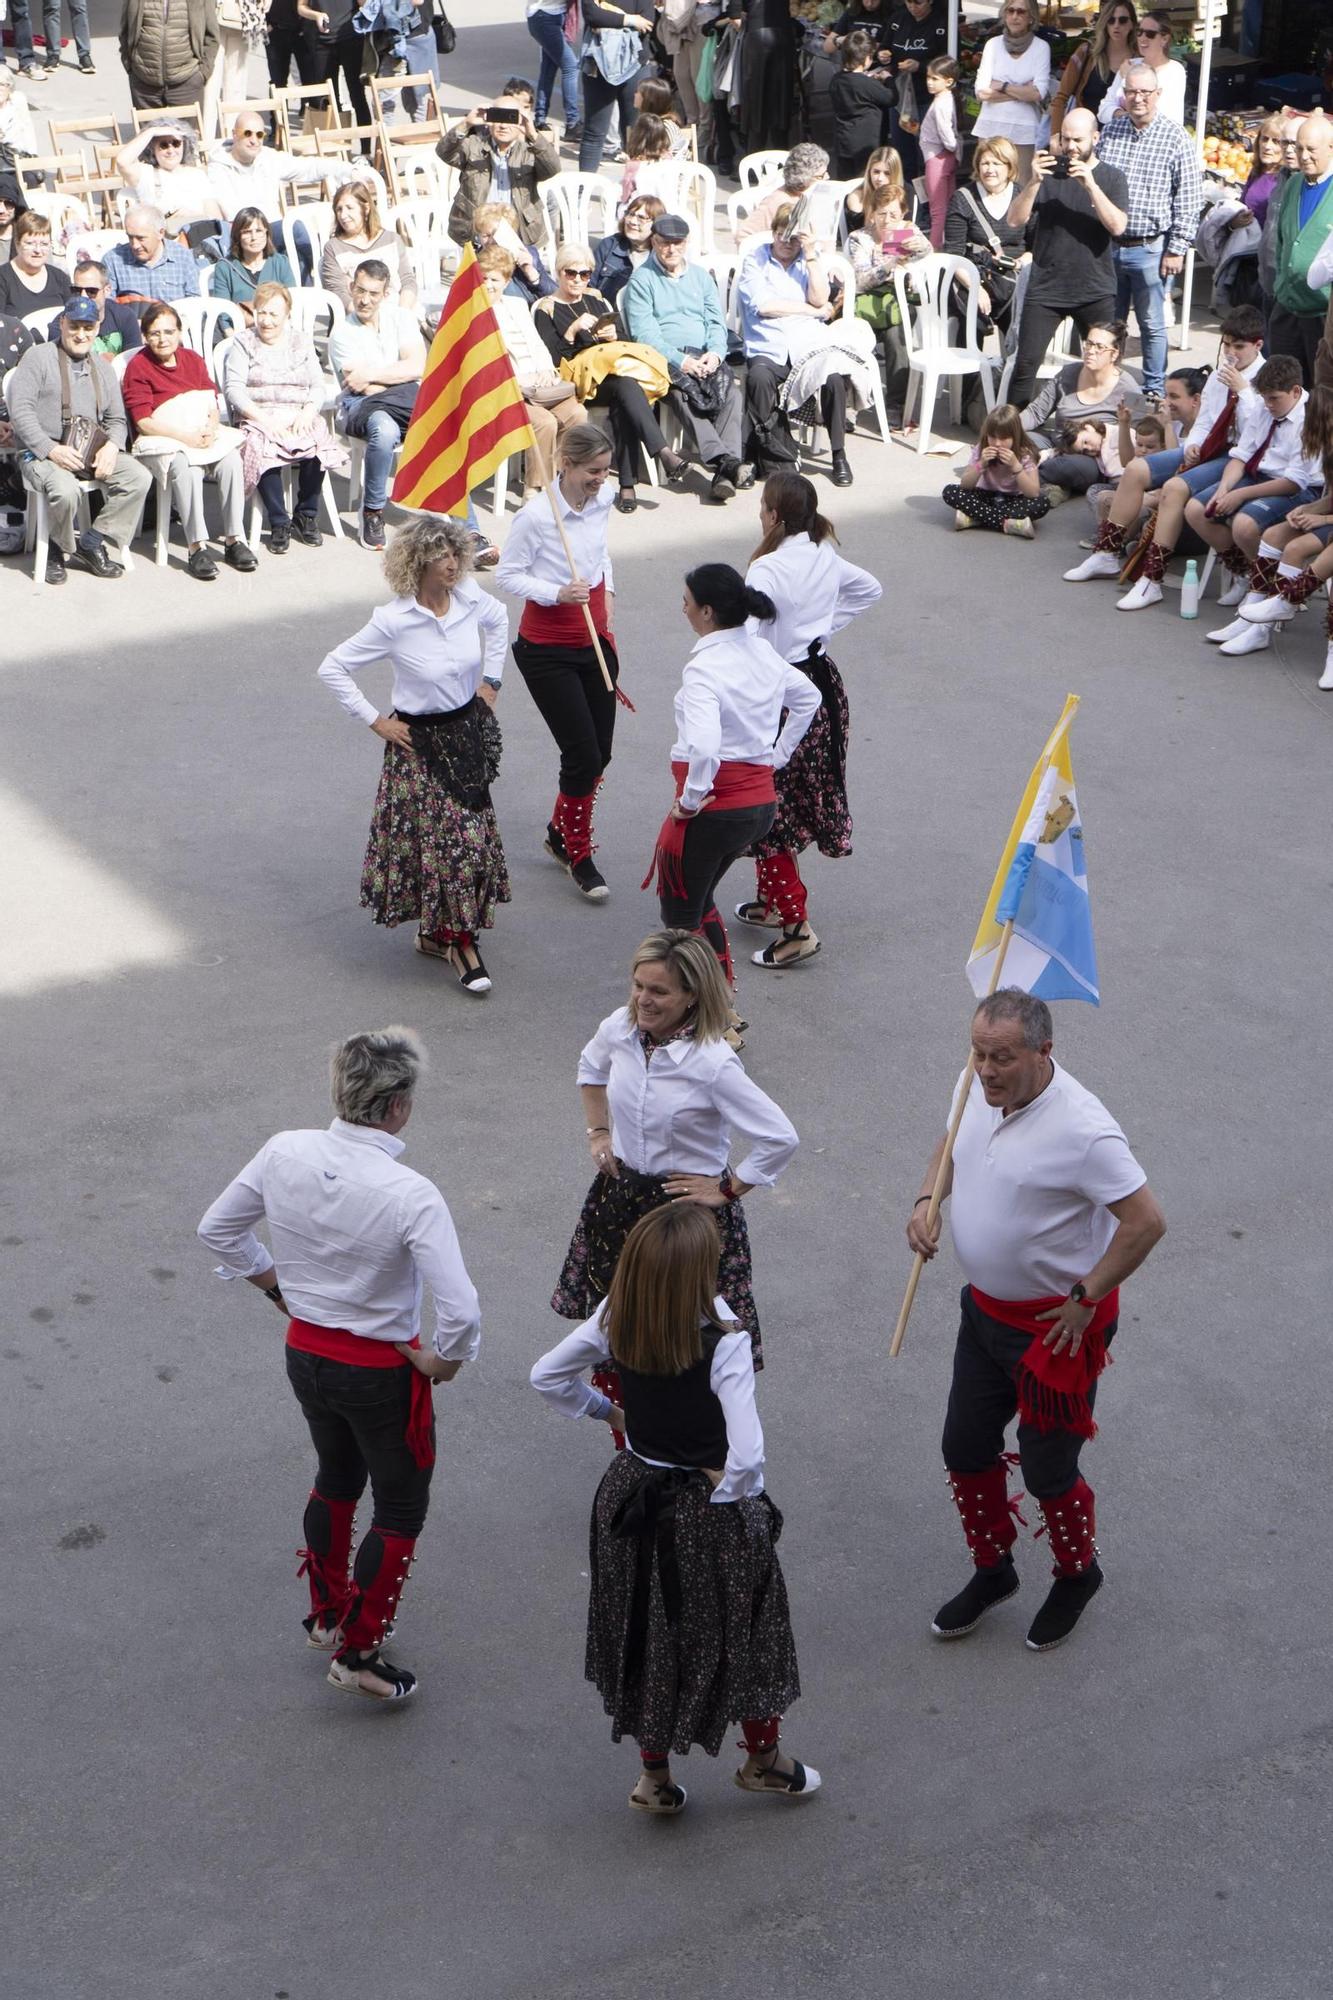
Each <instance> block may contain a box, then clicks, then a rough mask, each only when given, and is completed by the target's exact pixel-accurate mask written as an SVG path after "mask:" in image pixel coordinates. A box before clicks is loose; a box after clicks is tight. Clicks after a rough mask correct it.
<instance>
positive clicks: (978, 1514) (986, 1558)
mask: <svg viewBox="0 0 1333 2000" xmlns="http://www.w3.org/2000/svg"><path fill="white" fill-rule="evenodd" d="M948 1479H949V1490H950V1492H951V1493H952V1494H953V1497H954V1503H955V1505H956V1506H957V1508H958V1515H959V1519H960V1520H961V1521H962V1524H963V1533H964V1534H965V1535H966V1536H967V1546H968V1548H969V1549H970V1550H971V1551H972V1560H973V1562H974V1563H975V1564H976V1566H977V1568H978V1569H995V1568H997V1567H998V1565H999V1564H1000V1563H1002V1562H1003V1561H1004V1559H1005V1557H1006V1556H1007V1555H1008V1553H1009V1551H1010V1549H1011V1548H1012V1547H1013V1546H1014V1543H1015V1542H1016V1541H1017V1540H1018V1529H1017V1528H1016V1527H1015V1526H1014V1522H1015V1521H1016V1520H1019V1521H1021V1520H1022V1518H1023V1517H1022V1515H1021V1514H1020V1513H1019V1511H1018V1503H1019V1501H1020V1500H1021V1499H1022V1498H1023V1496H1022V1494H1021V1493H1016V1494H1015V1495H1014V1497H1013V1499H1012V1500H1011V1499H1010V1498H1009V1486H1008V1478H1007V1475H1006V1472H1005V1462H1004V1460H1003V1459H1002V1458H997V1459H996V1461H995V1463H994V1465H990V1466H987V1468H986V1470H985V1471H984V1472H950V1473H949V1475H948Z"/></svg>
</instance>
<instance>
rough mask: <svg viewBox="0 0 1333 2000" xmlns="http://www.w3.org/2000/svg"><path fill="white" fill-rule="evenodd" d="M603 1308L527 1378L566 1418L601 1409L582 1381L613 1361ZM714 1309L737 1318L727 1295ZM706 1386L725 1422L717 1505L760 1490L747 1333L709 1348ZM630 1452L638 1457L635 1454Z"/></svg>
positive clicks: (760, 1455)
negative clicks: (724, 1459)
mask: <svg viewBox="0 0 1333 2000" xmlns="http://www.w3.org/2000/svg"><path fill="white" fill-rule="evenodd" d="M602 1310H603V1308H602V1307H601V1306H599V1307H598V1308H597V1311H596V1312H595V1313H594V1314H593V1316H592V1318H591V1319H585V1320H584V1322H583V1325H582V1326H576V1327H575V1329H574V1331H573V1332H572V1333H567V1334H566V1335H565V1337H564V1339H563V1340H562V1341H559V1342H558V1343H557V1344H556V1346H554V1347H553V1348H552V1349H551V1351H550V1353H549V1354H543V1356H542V1358H541V1360H540V1361H539V1362H537V1364H536V1365H535V1367H534V1368H533V1370H532V1373H531V1375H530V1376H529V1377H528V1380H529V1381H530V1382H531V1383H532V1386H533V1388H534V1389H535V1390H536V1391H537V1392H538V1394H539V1395H542V1396H545V1397H546V1398H547V1400H548V1402H551V1403H554V1404H555V1406H556V1408H557V1409H558V1410H563V1412H564V1414H565V1415H566V1416H567V1417H586V1416H600V1414H601V1412H602V1409H603V1407H604V1399H603V1398H602V1396H601V1395H600V1394H599V1393H598V1391H597V1390H596V1389H594V1388H593V1387H592V1385H591V1384H590V1383H588V1382H585V1381H583V1380H582V1377H583V1375H584V1373H585V1372H586V1371H587V1370H588V1369H590V1368H597V1367H601V1366H603V1365H605V1364H606V1363H607V1362H609V1361H610V1360H611V1353H610V1349H609V1348H608V1346H607V1340H606V1335H605V1334H604V1333H603V1331H602ZM713 1310H714V1311H715V1312H716V1314H717V1316H718V1318H719V1319H727V1320H732V1321H734V1320H735V1317H736V1315H735V1313H733V1312H732V1310H731V1308H730V1307H729V1306H728V1305H727V1302H726V1300H725V1299H714V1301H713ZM708 1386H709V1388H710V1389H711V1390H712V1392H713V1394H714V1395H715V1396H716V1397H717V1400H718V1402H719V1403H721V1405H722V1414H723V1416H724V1417H725V1418H726V1423H727V1462H726V1465H725V1466H724V1467H723V1470H722V1480H721V1483H720V1484H719V1485H718V1486H715V1487H714V1489H713V1492H712V1496H711V1498H712V1500H713V1502H714V1503H716V1504H717V1505H719V1506H721V1505H725V1503H726V1502H727V1501H728V1500H748V1499H752V1498H753V1497H754V1496H756V1495H757V1494H760V1493H762V1492H763V1490H764V1433H763V1430H762V1428H761V1426H760V1423H759V1411H758V1409H757V1408H756V1406H755V1400H754V1361H753V1359H752V1358H751V1354H750V1336H749V1334H748V1333H745V1332H740V1333H726V1334H723V1335H722V1337H721V1338H720V1339H719V1341H718V1343H717V1346H716V1347H715V1348H714V1350H713V1365H712V1367H711V1369H710V1370H709V1373H708ZM630 1449H631V1450H633V1447H632V1446H631V1447H630ZM634 1455H635V1457H636V1458H637V1457H640V1456H641V1454H640V1453H638V1452H635V1454H634ZM643 1463H644V1464H645V1465H660V1464H661V1463H662V1461H661V1460H660V1459H657V1458H645V1459H644V1460H643Z"/></svg>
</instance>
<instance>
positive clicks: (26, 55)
mask: <svg viewBox="0 0 1333 2000" xmlns="http://www.w3.org/2000/svg"><path fill="white" fill-rule="evenodd" d="M32 7H33V0H13V4H12V6H11V8H10V14H11V17H12V19H13V23H14V48H15V52H16V54H17V56H18V59H19V72H20V74H21V75H22V76H24V77H25V78H26V79H27V80H28V82H30V83H36V82H37V81H38V80H39V79H40V78H41V75H42V71H41V70H40V69H39V68H38V66H37V58H36V55H35V53H34V50H33V45H32ZM69 25H70V27H71V29H72V30H73V34H74V47H75V49H76V50H77V52H78V57H79V69H80V71H81V73H82V74H83V75H84V76H95V75H96V74H97V67H96V64H95V63H94V62H93V48H92V43H91V41H90V40H89V38H88V0H69ZM42 40H43V41H44V43H45V44H46V56H45V68H46V74H47V76H48V77H51V76H58V75H59V73H60V0H42ZM16 150H19V151H22V152H25V153H35V152H36V151H37V148H36V146H24V147H21V148H17V149H16Z"/></svg>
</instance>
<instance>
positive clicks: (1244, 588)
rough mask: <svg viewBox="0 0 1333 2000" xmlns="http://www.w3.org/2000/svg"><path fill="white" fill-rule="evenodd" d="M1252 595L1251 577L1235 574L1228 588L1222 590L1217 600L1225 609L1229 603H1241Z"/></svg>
mask: <svg viewBox="0 0 1333 2000" xmlns="http://www.w3.org/2000/svg"><path fill="white" fill-rule="evenodd" d="M1250 595H1251V591H1250V579H1249V577H1248V576H1233V577H1232V579H1231V582H1230V583H1229V584H1228V585H1227V587H1226V589H1225V590H1224V591H1223V592H1222V595H1221V596H1220V597H1219V598H1218V600H1217V601H1218V603H1219V604H1220V605H1222V607H1223V608H1224V609H1225V608H1226V607H1227V606H1228V605H1231V604H1239V603H1240V602H1241V600H1242V599H1243V598H1246V597H1249V596H1250Z"/></svg>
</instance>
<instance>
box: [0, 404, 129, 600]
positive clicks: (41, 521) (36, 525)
mask: <svg viewBox="0 0 1333 2000" xmlns="http://www.w3.org/2000/svg"><path fill="white" fill-rule="evenodd" d="M13 379H14V370H13V369H12V368H11V369H10V370H9V372H8V374H7V375H6V376H5V378H4V385H3V388H0V398H2V399H3V400H4V402H5V404H6V406H8V402H9V391H10V383H11V382H12V381H13ZM96 487H97V481H96V480H95V479H81V480H80V481H79V506H78V513H77V515H76V517H75V518H76V524H77V528H78V529H79V530H82V529H84V528H88V527H90V526H91V525H92V509H91V507H90V506H89V504H88V496H89V495H90V494H91V493H93V492H94V491H95V490H96ZM23 500H24V510H23V548H24V552H25V554H26V553H29V552H31V554H32V558H33V563H32V582H33V588H34V590H45V589H46V557H47V551H48V549H49V547H50V543H51V508H50V503H49V502H48V500H47V497H46V495H45V493H39V492H36V491H34V489H33V488H32V487H31V486H29V485H28V482H27V481H26V479H25V480H24V482H23ZM111 547H112V548H115V547H116V544H115V543H114V542H113V543H112V544H111ZM117 553H118V554H119V556H120V559H121V562H122V563H123V564H124V566H125V574H126V575H127V576H128V575H129V574H130V572H131V571H132V570H133V568H134V558H133V556H132V555H131V554H130V551H129V547H128V545H126V546H123V547H121V548H119V549H118V550H117Z"/></svg>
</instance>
